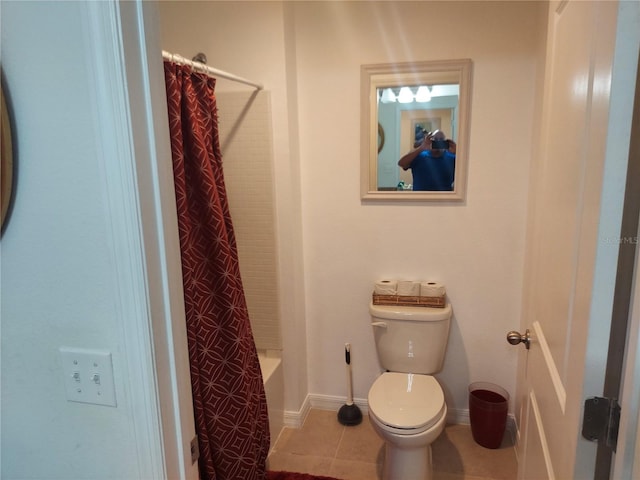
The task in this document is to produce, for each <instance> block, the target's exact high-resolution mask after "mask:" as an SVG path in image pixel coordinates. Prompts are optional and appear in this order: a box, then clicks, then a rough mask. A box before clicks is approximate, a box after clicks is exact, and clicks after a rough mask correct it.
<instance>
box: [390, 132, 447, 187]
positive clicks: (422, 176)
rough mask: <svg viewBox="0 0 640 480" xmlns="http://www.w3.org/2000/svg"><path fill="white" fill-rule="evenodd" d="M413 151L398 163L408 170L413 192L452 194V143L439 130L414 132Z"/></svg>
mask: <svg viewBox="0 0 640 480" xmlns="http://www.w3.org/2000/svg"><path fill="white" fill-rule="evenodd" d="M415 138H416V139H415V143H414V145H413V150H411V151H410V152H409V153H407V154H406V155H404V156H403V157H402V158H400V160H399V161H398V165H399V166H400V167H402V169H403V170H409V169H411V175H412V176H413V190H420V191H452V190H453V182H454V178H455V167H456V143H455V142H454V141H453V140H451V139H448V138H447V136H446V134H445V133H444V132H443V131H442V130H435V131H433V132H427V131H425V130H423V129H420V130H419V131H417V132H416V137H415Z"/></svg>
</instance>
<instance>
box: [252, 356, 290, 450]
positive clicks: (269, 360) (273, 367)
mask: <svg viewBox="0 0 640 480" xmlns="http://www.w3.org/2000/svg"><path fill="white" fill-rule="evenodd" d="M258 360H259V361H260V370H262V379H263V381H264V390H265V393H266V395H267V409H268V410H269V431H270V432H271V448H273V446H274V445H275V443H276V440H277V439H278V435H280V431H281V430H282V427H284V374H283V372H282V360H281V358H280V352H278V351H276V352H273V351H271V350H268V351H266V352H263V351H259V352H258Z"/></svg>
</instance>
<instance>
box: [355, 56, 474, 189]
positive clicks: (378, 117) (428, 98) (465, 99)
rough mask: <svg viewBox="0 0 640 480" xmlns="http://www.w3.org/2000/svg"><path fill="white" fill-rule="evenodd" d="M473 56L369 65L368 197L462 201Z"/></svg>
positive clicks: (365, 84)
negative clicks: (437, 60) (438, 60)
mask: <svg viewBox="0 0 640 480" xmlns="http://www.w3.org/2000/svg"><path fill="white" fill-rule="evenodd" d="M470 68H471V62H470V61H469V60H459V61H445V62H420V63H407V64H389V65H364V66H363V67H362V89H363V119H362V129H363V134H362V136H363V141H362V149H363V153H362V156H363V159H362V176H363V178H362V192H361V193H362V198H363V199H365V200H366V199H383V200H388V199H397V200H420V199H424V200H461V199H463V198H464V190H465V186H466V185H465V181H466V150H467V136H468V115H469V113H468V109H469V107H468V106H469V92H470V88H471V87H470V82H471V78H470V73H471V72H470Z"/></svg>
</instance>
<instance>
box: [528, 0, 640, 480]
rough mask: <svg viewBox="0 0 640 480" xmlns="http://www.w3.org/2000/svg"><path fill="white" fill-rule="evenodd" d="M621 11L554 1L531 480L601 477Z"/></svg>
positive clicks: (535, 275) (532, 366)
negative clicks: (584, 432) (600, 410)
mask: <svg viewBox="0 0 640 480" xmlns="http://www.w3.org/2000/svg"><path fill="white" fill-rule="evenodd" d="M618 7H619V5H618V2H608V1H602V2H583V1H568V2H567V1H563V2H551V3H550V5H549V20H548V37H547V38H548V43H547V58H546V68H545V82H544V94H543V98H542V102H543V111H542V115H541V117H542V123H541V125H542V127H541V134H540V143H539V146H538V151H537V152H536V155H535V156H534V168H533V169H532V197H531V199H532V204H531V205H532V206H531V211H530V220H529V232H528V242H529V246H528V250H527V259H526V262H527V263H526V272H527V277H526V279H525V292H524V299H525V300H524V308H523V318H524V321H523V325H524V326H523V330H524V329H529V331H530V333H531V343H530V349H529V350H525V349H524V348H522V347H520V346H518V347H516V348H522V351H521V355H522V356H521V358H520V360H522V361H521V362H520V369H519V385H518V405H517V406H516V407H517V408H518V415H519V427H520V438H519V444H518V445H519V447H518V449H519V451H518V454H519V459H520V462H519V478H522V479H536V480H540V479H544V478H550V479H553V478H556V479H572V478H593V473H594V464H595V462H594V459H595V453H596V444H595V443H592V442H589V441H587V440H584V439H583V438H582V437H581V428H582V404H583V401H584V398H585V397H586V396H593V395H601V394H602V383H603V378H604V365H605V363H606V358H607V348H608V337H609V323H610V319H611V304H612V301H613V290H614V286H615V272H616V264H617V244H616V242H615V239H616V238H617V237H619V235H620V224H621V211H622V204H623V199H624V198H623V190H624V188H623V187H624V176H625V172H626V158H621V159H619V161H620V162H621V163H622V167H624V169H623V170H622V173H621V175H620V174H619V175H616V172H619V169H620V168H621V166H620V165H615V162H612V161H610V156H609V154H608V151H609V148H610V145H609V144H610V143H611V138H612V136H615V134H614V133H615V132H614V129H613V128H611V125H612V124H610V123H609V122H610V119H609V112H610V100H611V97H610V94H611V80H612V65H613V59H614V49H615V39H616V21H617V16H618ZM635 61H636V63H637V53H636V59H635ZM632 100H633V96H631V101H632ZM627 137H628V135H627ZM627 140H628V138H627ZM627 146H628V142H627ZM612 173H613V175H611V174H612ZM616 182H617V183H616ZM620 185H621V187H622V188H618V187H620ZM620 190H622V192H620ZM606 239H609V241H606ZM521 333H524V332H521ZM587 392H591V393H587Z"/></svg>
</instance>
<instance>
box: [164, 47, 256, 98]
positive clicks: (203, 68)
mask: <svg viewBox="0 0 640 480" xmlns="http://www.w3.org/2000/svg"><path fill="white" fill-rule="evenodd" d="M162 58H164V59H165V60H169V61H172V62H175V63H179V64H181V65H189V66H190V67H191V68H193V69H194V70H195V71H197V72H202V73H206V74H207V75H209V76H211V77H220V78H226V79H227V80H233V81H234V82H239V83H244V84H245V85H251V86H252V87H255V88H256V89H258V90H262V89H263V88H264V87H263V86H262V84H261V83H256V82H252V81H251V80H247V79H246V78H242V77H238V76H237V75H234V74H232V73H229V72H225V71H223V70H218V69H216V68H213V67H210V66H209V65H206V64H204V63H200V62H195V61H193V60H189V59H188V58H185V57H183V56H182V55H178V54H177V53H169V52H166V51H164V50H163V51H162Z"/></svg>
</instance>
